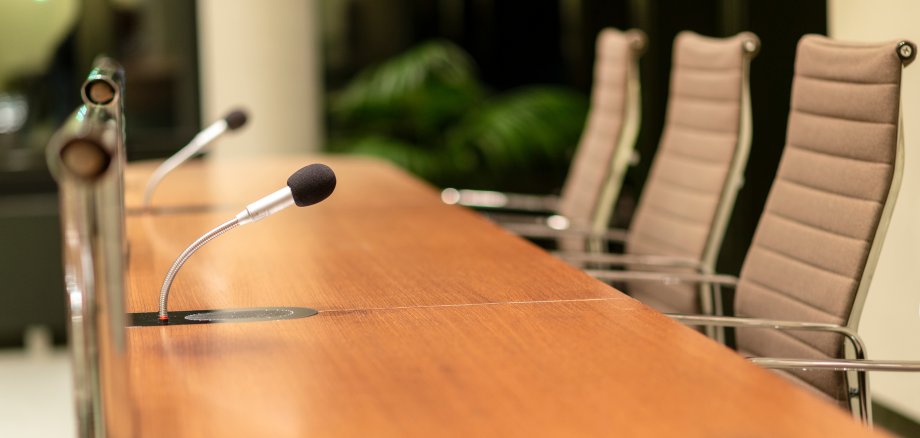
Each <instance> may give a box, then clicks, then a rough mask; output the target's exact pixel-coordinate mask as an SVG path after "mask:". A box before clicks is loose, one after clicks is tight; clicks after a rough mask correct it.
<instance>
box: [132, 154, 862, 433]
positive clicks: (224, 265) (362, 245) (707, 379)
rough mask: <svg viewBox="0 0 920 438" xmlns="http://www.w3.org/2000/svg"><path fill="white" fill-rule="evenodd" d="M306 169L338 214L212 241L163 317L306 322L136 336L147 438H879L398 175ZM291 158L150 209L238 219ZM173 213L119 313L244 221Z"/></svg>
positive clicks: (139, 227) (158, 224) (138, 248)
mask: <svg viewBox="0 0 920 438" xmlns="http://www.w3.org/2000/svg"><path fill="white" fill-rule="evenodd" d="M320 161H323V162H327V163H329V164H330V166H332V167H333V169H334V170H335V171H336V173H337V175H339V184H338V188H337V191H336V193H335V194H333V196H332V197H331V198H330V199H328V200H327V201H325V202H323V203H321V204H318V205H315V206H312V207H308V208H303V209H293V208H292V209H289V210H286V211H284V212H281V213H279V214H277V215H275V216H273V217H270V218H268V219H266V220H264V221H262V222H260V223H256V224H253V225H247V226H244V227H241V228H240V229H238V230H233V231H231V232H230V233H228V234H227V235H225V236H221V237H220V238H218V239H216V240H215V241H213V242H211V243H210V244H208V246H206V247H205V248H204V249H202V250H201V251H199V253H198V254H196V255H195V256H194V257H193V258H192V259H190V261H189V262H188V264H187V265H186V267H185V268H184V269H183V271H182V272H181V273H180V274H179V276H178V277H177V280H176V282H175V283H174V285H173V290H172V293H171V295H170V309H171V310H179V309H208V308H229V307H250V306H309V307H314V308H317V309H318V310H320V312H319V314H318V315H316V316H313V317H309V318H305V319H298V320H287V321H272V322H252V323H238V324H208V325H176V326H165V327H137V328H130V329H129V330H128V339H129V342H130V354H129V360H130V366H131V380H132V391H133V397H134V401H135V406H134V408H135V412H136V413H135V416H136V417H137V421H136V424H135V427H136V428H137V430H138V434H139V435H140V436H151V437H160V436H273V437H274V436H280V437H283V436H306V435H319V436H445V435H446V436H470V435H472V436H482V435H489V436H499V435H501V436H506V435H510V436H524V435H526V436H584V435H622V436H675V435H679V436H705V437H711V436H731V437H734V436H754V437H756V436H819V435H820V436H866V435H871V433H870V431H868V430H867V429H865V428H863V427H862V426H861V425H859V424H858V423H857V422H855V421H854V420H852V418H851V417H850V415H849V414H848V413H845V412H844V411H842V410H840V409H839V408H837V407H834V406H832V405H830V404H828V403H826V402H824V401H822V400H819V399H818V398H815V397H814V396H813V395H811V394H809V393H808V392H806V391H804V390H802V389H800V388H796V387H794V386H793V385H791V384H790V383H788V382H786V381H785V380H784V379H782V378H780V377H778V376H776V375H774V374H772V373H771V372H768V371H766V370H763V369H760V368H758V367H756V366H754V365H752V364H750V363H748V362H747V361H746V360H744V359H743V358H741V357H740V356H738V355H736V354H735V353H733V352H731V351H729V350H728V349H726V348H724V347H722V346H720V345H718V344H716V343H715V342H712V341H711V340H709V339H707V338H705V337H704V336H702V335H701V334H699V333H698V332H696V331H693V330H691V329H688V328H686V327H684V326H682V325H680V324H678V323H676V322H674V321H671V320H670V319H668V318H666V317H665V316H663V315H661V314H659V313H658V312H656V311H654V310H652V309H650V308H648V307H646V306H644V305H642V304H640V303H638V302H637V301H635V300H633V299H631V298H628V297H626V296H624V295H622V294H621V293H619V292H618V291H616V290H614V289H612V288H610V287H608V286H606V285H604V284H603V283H600V282H598V281H596V280H593V279H591V278H590V277H588V276H586V275H585V274H583V273H581V272H580V271H578V270H576V269H574V268H571V267H569V266H567V265H565V264H564V263H562V262H560V261H558V260H556V259H554V258H553V257H551V256H549V255H547V254H546V253H544V252H542V251H541V250H539V249H538V248H536V247H534V246H532V245H531V244H529V243H527V242H524V241H522V240H520V239H518V238H517V237H514V236H512V235H510V234H508V233H506V232H504V231H502V230H501V229H499V228H498V227H496V226H494V225H492V224H491V223H489V222H487V221H485V220H483V219H481V218H480V217H478V216H477V215H475V214H474V213H472V212H470V211H468V210H465V209H463V208H460V207H456V206H446V205H441V204H440V203H439V201H438V197H437V193H436V192H435V191H434V190H433V189H431V188H430V187H428V186H426V185H425V184H423V183H420V182H418V181H417V180H415V179H413V178H411V177H409V176H408V175H406V174H404V173H402V172H400V171H398V170H397V169H395V168H393V167H390V166H388V165H383V164H380V163H378V162H375V161H369V160H363V159H358V160H355V159H345V158H338V159H323V160H320ZM302 164H303V163H302V162H294V163H291V162H290V160H287V159H266V160H256V161H253V162H251V163H249V164H248V165H249V166H250V167H253V168H254V169H251V171H252V174H253V175H259V178H254V179H253V180H252V184H253V185H254V186H260V187H258V188H254V189H245V188H243V187H244V186H246V184H245V183H246V181H240V180H231V181H232V182H229V183H228V185H230V186H233V187H237V188H238V190H228V191H226V192H223V191H222V192H221V193H225V194H226V196H227V197H226V198H223V197H218V196H216V195H214V193H215V192H214V191H213V190H214V189H213V187H212V189H210V190H211V191H210V193H211V195H208V196H197V195H196V194H195V193H194V192H193V191H192V190H190V189H189V188H188V186H185V185H182V184H177V185H173V183H169V180H167V182H164V185H163V187H161V190H162V192H159V195H158V197H157V200H158V202H161V203H162V204H161V205H169V206H174V207H183V206H185V205H191V204H192V203H194V204H195V205H199V206H204V205H212V206H215V205H230V204H234V203H236V204H239V206H238V207H239V208H241V206H242V205H245V204H246V203H248V202H252V201H253V200H255V199H257V198H258V197H260V196H262V195H263V194H266V193H268V192H270V191H273V190H274V189H276V188H277V187H280V186H281V184H283V182H284V180H285V179H286V177H287V173H288V171H290V170H293V169H296V168H298V167H300V165H302ZM196 167H197V168H198V169H197V171H200V172H201V173H202V174H203V175H204V174H207V175H214V174H218V173H219V172H218V171H217V170H215V169H214V168H213V167H218V166H211V165H208V164H206V163H198V164H196ZM150 168H151V166H149V164H146V165H144V166H136V165H131V166H129V175H133V177H137V176H138V175H141V174H142V173H143V172H144V171H145V170H146V171H147V172H149V170H147V169H150ZM272 169H274V170H272ZM194 171H195V169H192V168H189V169H186V170H185V171H184V172H183V174H184V175H185V176H183V178H185V181H186V182H187V183H189V184H192V186H200V184H199V183H198V182H196V180H197V178H199V177H196V176H195V173H194ZM271 174H278V175H280V176H278V177H277V178H274V177H269V176H270V175H271ZM176 176H178V174H177V175H176ZM263 176H264V178H263ZM268 180H277V181H280V182H278V183H275V182H270V183H268V182H267V181H268ZM136 182H137V181H135V183H136ZM167 184H169V185H167ZM215 184H216V183H215ZM276 186H277V187H276ZM215 187H216V185H215ZM221 190H222V189H221ZM247 190H248V191H247ZM130 193H131V190H130V188H129V197H130V196H131V194H130ZM250 194H251V195H252V196H250ZM378 197H379V198H378ZM366 198H373V199H366ZM129 199H130V198H129ZM184 203H185V204H184ZM237 209H238V208H237ZM166 213H169V212H168V211H161V212H159V213H158V214H141V213H138V214H133V215H129V216H128V222H127V226H128V239H129V242H130V245H131V254H130V265H129V274H128V289H129V291H128V294H129V296H128V305H129V308H130V310H131V311H154V310H155V309H156V301H157V294H158V291H159V286H160V282H161V281H162V277H163V275H164V274H165V271H166V269H167V268H168V266H169V264H171V263H172V260H173V259H174V258H175V257H176V256H177V255H178V253H179V252H181V251H182V249H184V248H185V246H186V245H187V244H188V243H190V242H191V241H192V240H194V239H195V238H197V237H198V236H199V235H200V234H202V233H204V232H205V231H207V230H209V229H210V228H212V227H213V226H215V225H217V224H219V223H221V222H223V221H224V220H226V219H228V218H229V217H231V216H232V215H233V214H235V213H236V211H235V210H233V209H227V210H224V209H211V210H208V211H191V210H182V209H181V208H179V209H176V210H175V211H173V212H171V213H169V214H166Z"/></svg>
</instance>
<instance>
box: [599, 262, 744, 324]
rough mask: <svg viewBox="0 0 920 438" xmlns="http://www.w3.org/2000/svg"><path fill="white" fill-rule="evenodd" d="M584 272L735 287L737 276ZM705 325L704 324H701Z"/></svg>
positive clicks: (602, 276) (611, 278) (609, 278)
mask: <svg viewBox="0 0 920 438" xmlns="http://www.w3.org/2000/svg"><path fill="white" fill-rule="evenodd" d="M585 273H587V274H588V275H590V276H592V277H594V278H597V279H598V280H605V281H627V280H628V281H656V282H661V283H664V284H681V283H691V284H700V283H704V284H716V285H719V286H727V287H735V286H736V285H737V284H738V278H737V277H734V276H731V275H723V274H694V273H689V272H687V273H683V272H645V271H611V270H603V269H589V270H586V271H585ZM701 325H705V324H701Z"/></svg>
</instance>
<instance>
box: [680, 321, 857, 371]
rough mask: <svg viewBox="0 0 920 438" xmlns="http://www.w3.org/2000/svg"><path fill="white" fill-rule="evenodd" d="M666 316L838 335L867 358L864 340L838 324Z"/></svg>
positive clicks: (729, 325) (691, 322)
mask: <svg viewBox="0 0 920 438" xmlns="http://www.w3.org/2000/svg"><path fill="white" fill-rule="evenodd" d="M666 315H667V316H669V317H671V318H672V319H674V320H676V321H680V322H681V323H684V324H686V325H703V326H715V327H746V328H762V329H774V330H786V331H817V332H831V333H837V334H839V335H841V336H843V337H844V338H845V339H846V340H848V341H850V343H851V344H852V345H853V349H854V352H855V353H856V357H857V358H859V359H860V360H863V359H865V357H866V346H865V344H864V343H863V341H862V338H860V337H859V334H857V333H856V331H855V330H853V329H851V328H849V327H844V326H840V325H837V324H828V323H823V322H807V321H784V320H779V319H763V318H742V317H736V316H708V315H681V314H673V313H669V314H666Z"/></svg>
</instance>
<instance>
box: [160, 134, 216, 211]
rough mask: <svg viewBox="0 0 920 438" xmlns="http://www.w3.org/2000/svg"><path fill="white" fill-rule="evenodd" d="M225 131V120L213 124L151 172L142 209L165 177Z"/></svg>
mask: <svg viewBox="0 0 920 438" xmlns="http://www.w3.org/2000/svg"><path fill="white" fill-rule="evenodd" d="M227 129H228V126H227V122H226V121H225V120H218V121H217V122H214V123H213V124H211V126H208V127H207V129H205V130H204V131H201V132H200V133H198V135H196V136H195V138H193V139H192V141H190V142H189V143H188V144H187V145H185V147H183V148H182V149H179V152H176V153H175V154H174V155H173V156H171V157H169V158H167V159H166V161H164V162H163V163H162V164H160V166H159V167H157V168H156V170H154V171H153V174H152V175H151V176H150V179H149V180H148V181H147V186H146V187H145V188H144V208H148V207H150V201H151V200H153V192H154V190H156V188H157V186H158V185H159V184H160V181H162V180H163V178H165V177H166V175H168V174H169V173H170V172H172V171H173V170H175V169H176V168H177V167H179V165H181V164H182V163H184V162H186V161H187V160H188V159H189V158H192V157H193V156H194V155H195V154H197V153H198V152H200V151H201V150H202V149H204V147H205V146H207V145H208V144H210V143H211V142H213V141H214V140H215V139H217V137H220V136H221V135H222V134H223V133H224V132H227Z"/></svg>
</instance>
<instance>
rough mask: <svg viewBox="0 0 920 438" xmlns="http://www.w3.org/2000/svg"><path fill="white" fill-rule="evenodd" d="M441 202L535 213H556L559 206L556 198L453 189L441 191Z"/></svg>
mask: <svg viewBox="0 0 920 438" xmlns="http://www.w3.org/2000/svg"><path fill="white" fill-rule="evenodd" d="M441 200H442V201H443V202H444V203H445V204H459V205H463V206H466V207H472V208H483V209H499V210H522V211H535V212H536V211H542V212H551V211H556V207H557V206H558V205H559V197H558V196H544V195H524V194H519V193H505V192H495V191H490V190H467V189H460V190H458V189H454V188H446V189H444V190H442V191H441Z"/></svg>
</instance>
